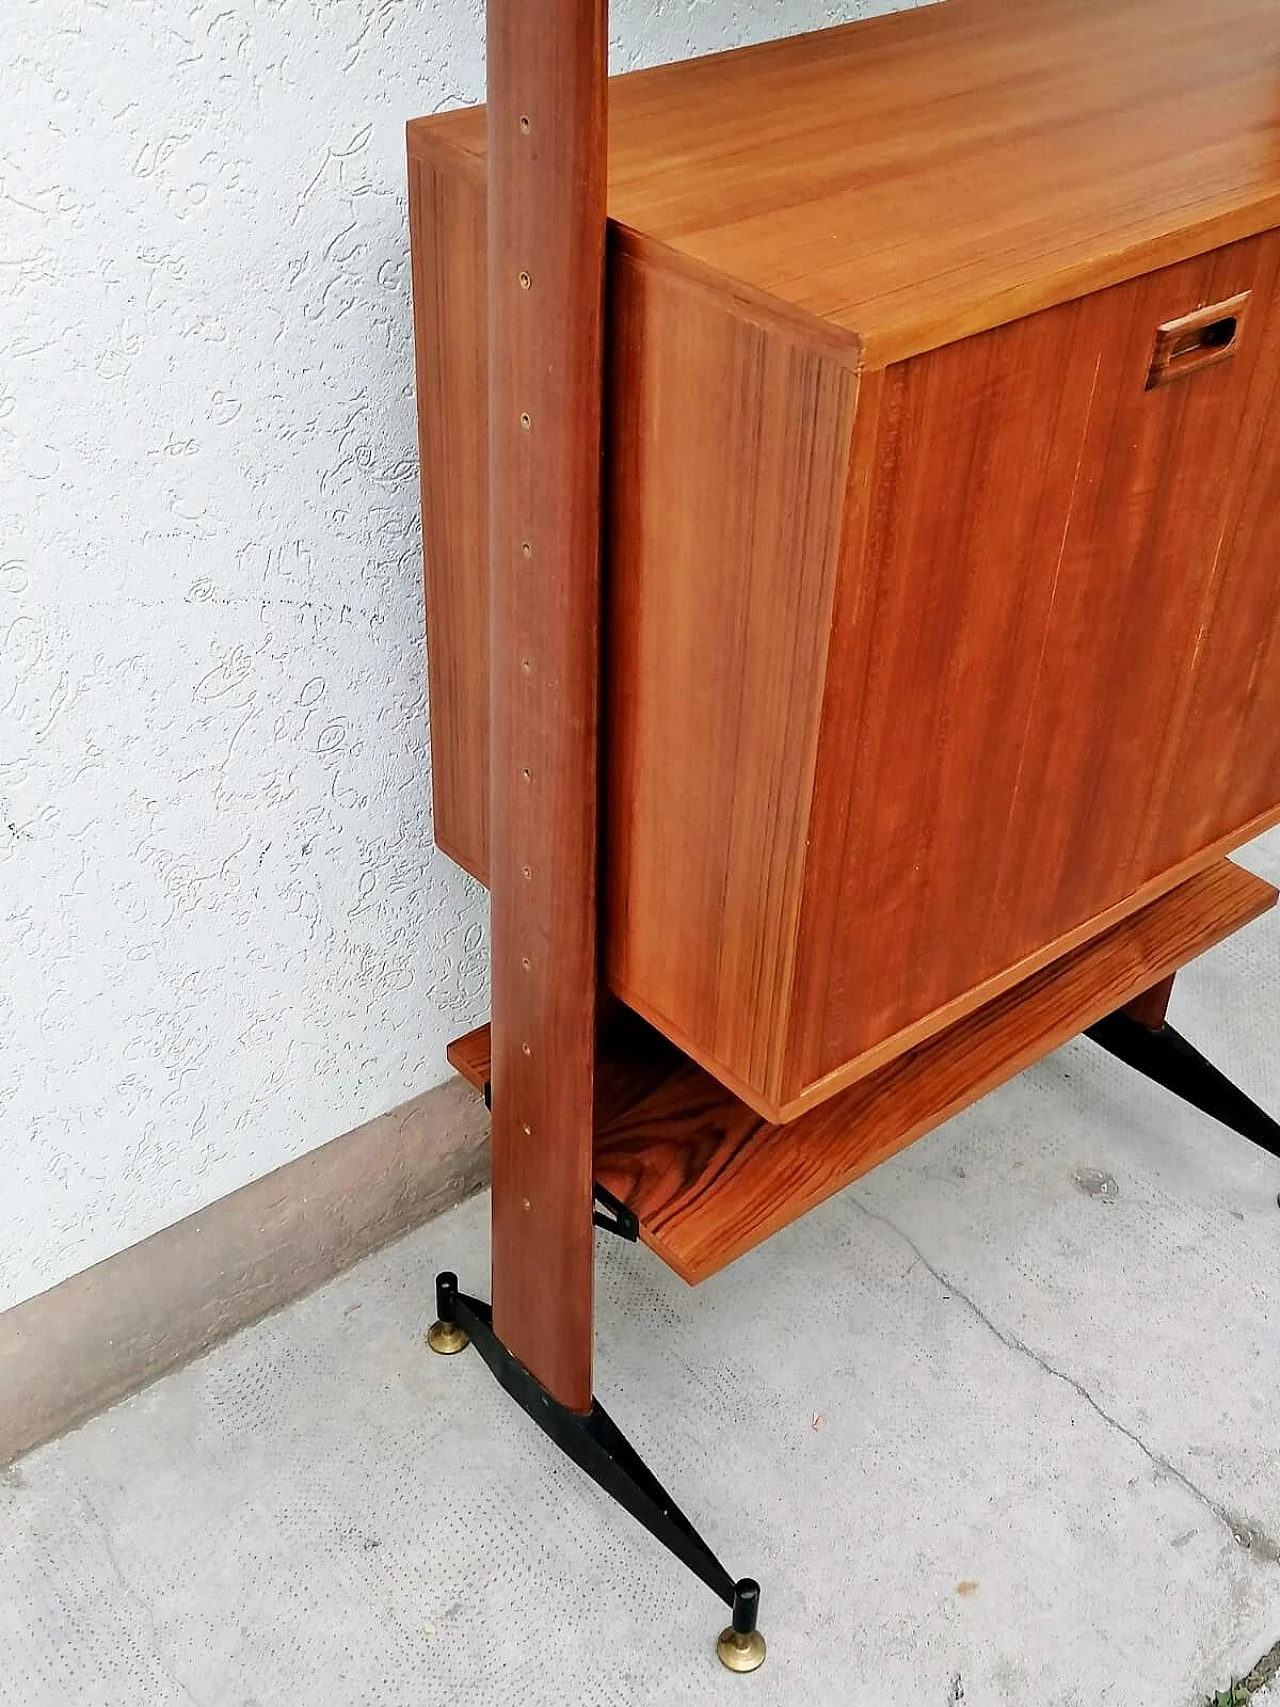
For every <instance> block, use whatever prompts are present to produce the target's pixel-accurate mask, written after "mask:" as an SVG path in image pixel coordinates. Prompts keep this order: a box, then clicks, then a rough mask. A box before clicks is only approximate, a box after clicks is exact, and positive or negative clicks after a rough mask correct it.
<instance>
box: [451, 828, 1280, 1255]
mask: <svg viewBox="0 0 1280 1707" xmlns="http://www.w3.org/2000/svg"><path fill="white" fill-rule="evenodd" d="M1278 898H1280V896H1278V894H1277V891H1276V890H1275V889H1274V888H1273V887H1272V886H1271V885H1270V884H1269V883H1265V882H1263V881H1262V879H1261V878H1258V877H1254V876H1252V875H1251V874H1250V873H1249V872H1246V871H1243V870H1241V868H1240V867H1239V866H1236V865H1233V864H1232V863H1231V862H1230V861H1229V860H1223V861H1221V862H1220V863H1219V864H1217V865H1214V866H1211V867H1210V868H1209V870H1207V871H1204V872H1201V873H1200V874H1199V875H1198V876H1196V877H1193V878H1191V879H1190V880H1189V881H1188V882H1186V883H1183V884H1180V885H1179V887H1178V888H1176V889H1174V890H1171V891H1170V892H1169V893H1168V894H1167V895H1164V896H1162V897H1161V898H1160V899H1159V900H1158V901H1153V902H1152V903H1151V904H1150V905H1149V906H1147V907H1144V908H1143V909H1142V910H1141V912H1138V913H1134V914H1133V915H1132V916H1131V917H1129V918H1128V919H1125V920H1124V921H1123V922H1122V923H1121V924H1118V925H1115V926H1113V927H1112V929H1110V930H1109V931H1107V932H1105V934H1103V935H1102V936H1100V937H1098V938H1096V939H1095V940H1094V941H1093V942H1091V943H1089V944H1087V945H1086V946H1085V947H1083V948H1079V949H1076V950H1075V952H1074V953H1072V954H1069V955H1066V956H1065V957H1064V958H1063V959H1062V960H1060V961H1057V962H1056V963H1055V964H1054V965H1052V966H1049V967H1046V968H1045V969H1044V970H1043V971H1041V972H1038V973H1036V974H1035V976H1034V977H1031V978H1029V979H1027V981H1026V982H1025V983H1023V984H1019V985H1017V986H1016V987H1015V988H1014V989H1012V990H1009V991H1007V992H1006V993H1005V994H1004V995H1003V996H1001V997H999V998H998V999H997V1000H996V1001H994V1002H991V1003H990V1004H989V1005H988V1006H986V1007H984V1008H980V1009H979V1010H978V1011H977V1012H976V1013H972V1014H970V1015H968V1017H967V1018H965V1019H963V1020H961V1021H960V1022H959V1024H957V1025H955V1026H953V1027H951V1029H950V1030H948V1031H945V1032H943V1033H941V1034H940V1035H939V1036H936V1037H933V1038H931V1039H930V1040H929V1041H928V1042H927V1043H924V1044H922V1045H920V1047H918V1048H916V1049H912V1050H910V1051H908V1052H907V1053H906V1054H904V1055H901V1056H899V1057H898V1058H897V1059H896V1060H894V1061H891V1062H890V1063H889V1064H888V1065H887V1066H885V1067H882V1068H880V1070H879V1071H878V1072H876V1073H873V1074H872V1075H870V1076H869V1077H868V1078H866V1079H863V1080H861V1081H860V1082H859V1083H858V1084H856V1085H854V1086H852V1087H851V1088H850V1089H849V1090H847V1091H844V1092H842V1093H841V1094H839V1095H837V1096H835V1097H832V1098H831V1099H830V1100H829V1101H827V1102H825V1103H822V1104H820V1105H819V1107H817V1108H814V1109H810V1110H809V1111H808V1112H807V1113H805V1114H802V1115H800V1116H799V1117H798V1118H797V1119H796V1120H793V1121H790V1122H789V1123H787V1124H786V1125H783V1126H774V1125H770V1124H769V1123H768V1122H767V1121H765V1120H762V1119H761V1117H760V1116H759V1115H758V1114H757V1113H756V1112H755V1111H754V1110H753V1109H750V1108H748V1107H747V1105H746V1104H745V1103H743V1102H741V1101H739V1099H738V1098H737V1097H735V1096H734V1095H733V1094H732V1092H730V1091H728V1090H726V1089H725V1088H724V1086H723V1085H721V1084H720V1083H719V1082H718V1081H717V1080H715V1079H713V1078H712V1077H711V1075H710V1074H709V1073H707V1072H705V1071H704V1070H703V1069H702V1068H701V1067H698V1066H695V1064H694V1063H693V1062H692V1061H690V1060H689V1059H688V1058H687V1056H684V1055H682V1054H681V1053H680V1051H679V1050H677V1049H676V1048H675V1047H674V1046H673V1045H672V1044H670V1043H668V1042H667V1041H666V1039H665V1038H663V1037H661V1036H659V1034H658V1033H657V1032H655V1031H653V1030H652V1029H651V1028H650V1027H649V1026H647V1025H645V1024H644V1023H643V1022H642V1021H640V1020H638V1019H636V1018H634V1016H631V1015H625V1016H624V1017H622V1018H620V1019H619V1020H618V1021H617V1023H611V1024H610V1025H609V1026H608V1027H607V1028H606V1029H605V1031H604V1032H602V1035H601V1040H600V1053H599V1059H598V1062H597V1073H596V1130H595V1169H596V1178H597V1180H598V1181H599V1183H600V1184H601V1185H602V1186H604V1187H605V1188H606V1189H607V1190H608V1191H611V1192H612V1193H613V1194H614V1196H615V1197H618V1198H620V1199H621V1200H622V1201H623V1202H624V1203H625V1204H627V1205H628V1207H629V1208H630V1209H632V1210H633V1211H634V1213H635V1215H636V1216H637V1218H638V1220H639V1222H640V1230H641V1236H642V1237H643V1239H644V1241H645V1243H646V1244H647V1245H649V1246H650V1247H651V1249H652V1250H653V1251H655V1252H656V1254H657V1255H658V1256H660V1257H662V1259H663V1260H664V1261H665V1262H667V1263H669V1264H670V1266H671V1267H672V1268H673V1269H675V1271H676V1273H677V1274H679V1275H681V1276H683V1278H684V1279H685V1280H687V1281H689V1282H690V1283H691V1284H695V1283H696V1282H698V1281H700V1280H705V1279H706V1278H707V1276H708V1275H711V1274H714V1273H715V1272H716V1270H717V1269H720V1268H723V1267H724V1266H725V1264H726V1263H729V1262H732V1261H733V1260H734V1258H735V1257H739V1256H741V1255H742V1254H743V1253H744V1252H745V1251H748V1250H750V1249H751V1247H752V1246H753V1245H758V1244H759V1243H760V1242H761V1241H762V1240H763V1239H767V1238H768V1237H769V1235H770V1234H771V1233H776V1232H777V1231H778V1230H779V1228H781V1227H784V1226H786V1225H787V1223H788V1222H790V1221H794V1220H795V1219H796V1217H797V1216H799V1215H803V1214H804V1213H805V1211H806V1210H808V1209H812V1208H814V1207H815V1206H816V1205H817V1204H819V1203H821V1202H822V1201H823V1199H824V1198H827V1197H830V1196H831V1195H832V1193H834V1192H837V1191H840V1190H841V1189H842V1188H843V1187H844V1186H846V1185H849V1184H850V1183H851V1182H852V1181H853V1180H855V1179H857V1178H859V1176H860V1175H862V1174H864V1173H866V1172H867V1171H868V1170H869V1169H870V1168H873V1167H875V1166H876V1164H877V1163H878V1162H882V1161H884V1160H886V1158H887V1157H889V1156H891V1155H893V1154H894V1153H895V1152H896V1151H898V1150H901V1149H903V1148H904V1147H905V1146H906V1145H907V1144H910V1143H912V1142H913V1141H914V1140H915V1139H916V1138H921V1137H923V1136H924V1134H925V1133H926V1132H929V1131H932V1129H933V1128H934V1127H935V1126H939V1125H941V1124H942V1122H943V1121H944V1120H947V1119H949V1118H950V1117H951V1116H952V1115H953V1114H957V1113H959V1111H960V1110H961V1109H962V1108H966V1107H967V1106H968V1105H969V1104H970V1103H972V1102H975V1101H976V1100H977V1099H978V1098H979V1097H981V1096H984V1095H985V1094H986V1092H988V1091H990V1090H994V1089H995V1087H996V1086H997V1085H999V1084H1003V1083H1004V1081H1005V1080H1006V1079H1011V1078H1013V1077H1014V1075H1015V1074H1017V1073H1020V1072H1021V1071H1022V1069H1023V1068H1024V1067H1028V1066H1030V1065H1031V1063H1032V1062H1033V1061H1037V1060H1039V1059H1040V1057H1041V1056H1043V1055H1047V1054H1048V1053H1049V1052H1050V1051H1051V1050H1053V1049H1056V1048H1058V1047H1059V1045H1060V1044H1063V1043H1065V1042H1066V1041H1067V1040H1068V1039H1069V1038H1072V1037H1075V1036H1076V1035H1077V1034H1078V1033H1079V1032H1081V1031H1083V1030H1085V1029H1086V1027H1088V1026H1091V1025H1093V1024H1095V1023H1096V1022H1097V1021H1098V1020H1100V1019H1102V1018H1103V1017H1104V1015H1106V1014H1109V1013H1112V1012H1114V1011H1115V1009H1117V1008H1119V1007H1123V1006H1124V1005H1125V1003H1126V1002H1129V1001H1131V1000H1132V999H1133V998H1134V997H1135V996H1138V995H1140V994H1141V993H1142V992H1143V991H1145V990H1147V989H1149V988H1150V987H1151V986H1152V985H1153V984H1156V983H1158V982H1159V981H1160V980H1161V979H1162V978H1165V977H1167V976H1168V975H1169V974H1170V973H1172V972H1175V971H1176V970H1177V969H1178V968H1179V967H1180V966H1185V965H1186V964H1187V962H1188V961H1190V960H1194V959H1195V958H1196V957H1197V956H1198V955H1200V954H1203V953H1204V951H1205V950H1206V949H1208V948H1212V947H1213V945H1214V944H1215V943H1217V942H1221V941H1222V940H1223V939H1224V938H1225V937H1228V936H1230V935H1231V934H1232V933H1233V932H1234V931H1236V930H1238V929H1239V928H1240V927H1241V926H1242V925H1245V924H1248V923H1249V922H1250V920H1252V919H1256V918H1258V917H1259V916H1260V915H1261V914H1263V913H1265V912H1266V911H1267V910H1268V909H1269V908H1270V907H1273V906H1274V905H1275V903H1276V900H1277V899H1278ZM449 1059H450V1061H451V1062H452V1064H453V1065H454V1067H456V1068H457V1070H458V1071H459V1072H460V1073H461V1074H462V1075H463V1077H464V1078H466V1079H468V1080H470V1082H471V1083H472V1084H474V1085H475V1086H476V1087H477V1088H479V1087H481V1086H482V1085H483V1084H484V1082H485V1080H486V1079H487V1078H488V1077H489V1028H488V1027H487V1026H482V1027H480V1028H479V1030H477V1031H473V1032H470V1033H468V1035H467V1036H466V1037H462V1038H459V1039H458V1040H457V1042H456V1043H453V1044H451V1045H450V1048H449Z"/></svg>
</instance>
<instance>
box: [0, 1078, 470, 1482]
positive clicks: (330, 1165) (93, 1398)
mask: <svg viewBox="0 0 1280 1707" xmlns="http://www.w3.org/2000/svg"><path fill="white" fill-rule="evenodd" d="M488 1135H489V1121H488V1116H487V1115H486V1113H485V1109H484V1104H483V1103H482V1102H481V1100H480V1098H479V1097H478V1096H477V1095H476V1093H475V1092H474V1091H473V1090H471V1088H470V1087H469V1086H467V1085H465V1084H464V1083H463V1082H462V1081H461V1080H459V1079H451V1080H450V1081H449V1082H448V1083H446V1084H443V1085H439V1086H437V1087H436V1088H435V1089H434V1090H430V1091H426V1092H424V1094H423V1095H422V1096H419V1097H415V1098H414V1100H413V1101H412V1102H407V1103H405V1104H404V1105H403V1106H402V1107H401V1108H397V1109H393V1110H392V1111H391V1113H389V1114H384V1115H380V1116H379V1117H378V1119H376V1120H371V1121H369V1122H368V1124H367V1125H364V1126H359V1127H357V1128H356V1129H355V1131H354V1132H349V1133H347V1134H346V1136H345V1137H342V1138H335V1139H333V1141H332V1142H331V1143H328V1144H325V1145H322V1146H321V1148H320V1149H318V1150H312V1151H311V1152H310V1153H309V1154H307V1155H305V1156H300V1157H299V1158H298V1160H297V1161H294V1162H288V1163H286V1165H285V1166H284V1167H282V1168H277V1169H276V1171H275V1172H274V1173H271V1174H268V1175H267V1176H266V1178H265V1179H260V1180H255V1181H254V1182H253V1184H252V1185H246V1186H244V1187H242V1188H241V1190H239V1191H233V1192H232V1193H231V1194H230V1196H228V1197H222V1198H219V1199H218V1201H217V1202H216V1203H211V1204H210V1205H209V1207H208V1208H207V1209H202V1210H200V1212H199V1213H198V1214H196V1215H189V1216H188V1217H187V1219H186V1220H185V1221H179V1222H178V1223H177V1224H176V1226H173V1227H167V1228H165V1230H164V1231H163V1232H161V1233H156V1234H154V1235H153V1236H152V1237H151V1238H149V1239H144V1240H142V1242H141V1243H140V1244H137V1245H132V1246H131V1247H130V1248H129V1249H128V1250H125V1251H121V1252H120V1253H119V1255H117V1256H113V1257H108V1258H107V1260H106V1261H105V1262H100V1263H98V1264H97V1265H96V1266H95V1267H93V1268H90V1269H86V1270H85V1272H84V1273H83V1274H77V1275H73V1276H72V1277H71V1279H70V1280H64V1281H63V1282H62V1283H61V1285H59V1286H55V1287H52V1288H51V1289H50V1290H49V1291H48V1292H42V1293H41V1294H40V1295H39V1296H38V1297H36V1298H32V1299H30V1300H29V1301H28V1302H27V1303H25V1304H18V1305H15V1306H14V1308H13V1309H11V1310H7V1311H5V1312H4V1313H3V1314H0V1466H3V1465H5V1464H8V1463H11V1462H12V1461H13V1460H14V1459H15V1458H17V1457H19V1456H20V1455H21V1454H22V1453H24V1452H29V1451H30V1450H31V1449H32V1447H34V1446H39V1445H41V1444H42V1443H43V1442H44V1441H46V1440H52V1439H53V1437H54V1436H55V1435H59V1434H62V1433H64V1432H65V1431H66V1430H67V1429H69V1428H71V1427H73V1426H74V1425H75V1424H76V1423H80V1422H84V1421H85V1419H86V1418H88V1417H91V1416H93V1415H94V1414H95V1413H96V1412H98V1411H100V1410H102V1409H103V1408H104V1407H105V1406H107V1405H109V1404H111V1403H113V1402H114V1401H115V1400H116V1399H120V1398H123V1397H124V1396H125V1394H127V1393H132V1392H134V1391H135V1390H136V1389H137V1388H139V1387H141V1386H144V1385H145V1384H146V1383H147V1382H148V1381H153V1380H154V1379H155V1378H156V1376H158V1375H163V1374H164V1373H165V1372H166V1371H167V1370H170V1369H173V1368H174V1367H176V1365H178V1364H180V1363H185V1362H186V1361H187V1360H188V1359H189V1358H192V1357H195V1356H196V1355H198V1354H199V1353H200V1352H202V1351H207V1350H208V1348H209V1347H210V1346H212V1345H215V1344H216V1343H217V1342H218V1341H219V1340H222V1339H226V1338H227V1336H228V1335H229V1334H233V1333H235V1332H236V1331H237V1329H239V1328H243V1327H247V1326H248V1325H249V1323H251V1322H256V1321H257V1320H258V1319H259V1318H260V1317H262V1316H265V1315H267V1314H268V1313H269V1312H270V1311H272V1310H275V1309H278V1308H279V1307H280V1306H281V1305H282V1304H288V1303H290V1302H291V1301H292V1300H293V1299H295V1298H298V1297H301V1295H302V1294H303V1293H304V1292H309V1291H311V1289H312V1288H313V1287H316V1286H319V1285H320V1284H321V1282H322V1281H325V1280H329V1279H331V1278H332V1276H334V1275H335V1274H339V1273H341V1271H342V1270H343V1269H345V1268H348V1267H350V1265H351V1264H352V1263H353V1262H355V1261H356V1260H357V1259H358V1258H360V1257H362V1256H365V1255H367V1253H368V1252H370V1251H372V1250H376V1249H377V1247H378V1246H379V1245H384V1244H386V1243H387V1242H388V1241H389V1240H391V1239H394V1238H396V1237H398V1236H399V1235H400V1234H401V1233H407V1232H408V1231H409V1230H410V1229H411V1228H413V1227H416V1226H418V1225H419V1224H420V1223H421V1222H423V1221H426V1220H428V1219H429V1218H430V1217H431V1216H432V1215H436V1214H438V1213H439V1212H440V1211H441V1210H443V1209H448V1208H450V1207H451V1206H452V1205H453V1204H455V1203H458V1202H460V1201H461V1200H462V1199H463V1198H464V1197H467V1196H469V1195H470V1193H472V1192H473V1191H476V1190H477V1189H478V1188H479V1187H480V1186H482V1185H484V1184H485V1183H486V1181H487V1179H488V1174H489V1142H488ZM424 1284H425V1283H424ZM423 1308H424V1309H425V1308H426V1297H425V1294H424V1304H423Z"/></svg>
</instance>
